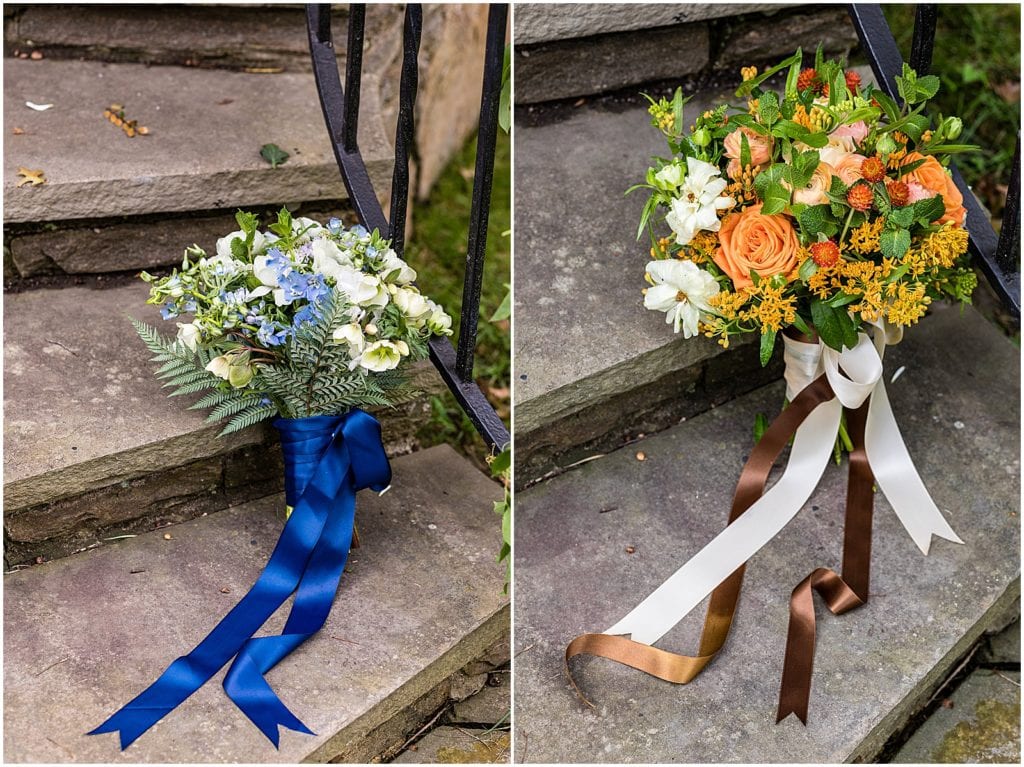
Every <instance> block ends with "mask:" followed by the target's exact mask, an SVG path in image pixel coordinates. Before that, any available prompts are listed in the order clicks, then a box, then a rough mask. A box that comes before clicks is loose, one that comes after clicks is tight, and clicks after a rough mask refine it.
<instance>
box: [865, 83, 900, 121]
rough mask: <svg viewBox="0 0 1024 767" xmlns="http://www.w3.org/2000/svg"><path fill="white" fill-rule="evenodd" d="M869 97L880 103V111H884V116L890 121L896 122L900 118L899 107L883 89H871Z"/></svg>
mask: <svg viewBox="0 0 1024 767" xmlns="http://www.w3.org/2000/svg"><path fill="white" fill-rule="evenodd" d="M871 98H873V99H874V100H875V101H877V102H878V103H879V104H880V105H881V107H882V111H883V112H885V116H886V118H887V119H888V120H889V122H890V123H894V122H897V121H898V120H899V119H900V108H899V107H898V106H897V105H896V102H895V101H893V100H892V98H890V97H889V96H888V95H887V94H886V93H885V92H884V91H881V90H879V89H878V88H875V89H874V90H872V91H871Z"/></svg>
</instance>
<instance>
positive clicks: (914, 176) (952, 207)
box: [902, 152, 967, 227]
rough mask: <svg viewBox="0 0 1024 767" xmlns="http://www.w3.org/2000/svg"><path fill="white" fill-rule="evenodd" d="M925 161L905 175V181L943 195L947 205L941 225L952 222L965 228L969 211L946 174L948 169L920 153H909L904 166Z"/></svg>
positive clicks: (904, 160)
mask: <svg viewBox="0 0 1024 767" xmlns="http://www.w3.org/2000/svg"><path fill="white" fill-rule="evenodd" d="M918 160H924V162H923V163H922V164H921V165H920V166H918V167H917V168H915V169H914V170H912V171H910V172H909V173H904V174H903V180H904V181H906V182H908V183H910V182H911V181H914V182H917V183H918V184H920V185H921V186H923V187H924V188H925V189H927V190H928V191H929V192H932V193H933V194H941V195H942V202H943V203H945V205H946V212H945V214H943V216H942V218H940V219H939V223H940V224H945V223H946V222H948V221H952V222H953V224H954V225H955V226H958V227H960V226H963V225H964V219H965V218H966V216H967V209H966V208H965V207H964V196H963V195H962V194H960V190H959V189H957V188H956V184H954V183H953V179H952V178H951V177H950V176H949V174H947V173H946V169H945V168H943V167H942V164H941V163H940V162H939V161H938V160H936V159H935V158H934V157H932V156H931V155H929V156H928V157H925V156H924V155H923V154H921V153H920V152H909V153H908V154H907V156H906V157H905V158H904V159H903V163H902V164H903V165H909V164H910V163H912V162H917V161H918Z"/></svg>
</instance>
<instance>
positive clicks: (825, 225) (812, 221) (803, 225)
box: [797, 205, 839, 276]
mask: <svg viewBox="0 0 1024 767" xmlns="http://www.w3.org/2000/svg"><path fill="white" fill-rule="evenodd" d="M797 220H798V221H799V222H800V230H801V231H802V232H803V233H804V234H805V235H807V236H808V237H809V238H811V240H812V241H813V240H816V239H817V235H818V234H824V235H825V236H826V237H833V236H834V235H835V234H836V233H837V232H838V231H839V222H838V221H837V220H836V217H835V216H833V215H832V210H831V206H830V205H808V206H807V207H806V208H804V209H803V210H802V211H800V215H799V216H798V217H797ZM808 261H810V259H808ZM811 263H812V264H813V263H814V262H813V261H811ZM812 273H813V272H812ZM808 276H810V275H808Z"/></svg>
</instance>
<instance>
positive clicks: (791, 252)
mask: <svg viewBox="0 0 1024 767" xmlns="http://www.w3.org/2000/svg"><path fill="white" fill-rule="evenodd" d="M718 239H719V241H720V243H721V245H720V247H719V248H718V252H717V253H716V254H715V263H716V264H718V266H719V268H720V269H721V270H722V271H723V272H725V273H726V274H727V275H728V276H729V277H730V278H731V279H732V282H733V284H734V285H735V286H736V288H737V289H742V288H749V287H751V286H752V285H753V284H754V283H753V281H752V280H751V279H750V270H751V269H753V270H754V271H755V272H757V273H758V274H759V275H761V276H762V277H770V276H772V275H773V274H783V275H786V278H787V279H789V275H790V274H791V273H792V272H793V271H794V270H796V268H797V267H798V266H799V264H798V263H797V261H798V252H799V248H800V242H799V240H798V239H797V236H796V230H795V229H794V228H793V224H792V223H791V222H790V220H789V218H788V217H787V216H784V215H782V214H781V213H776V214H774V215H771V216H763V215H761V205H760V204H757V205H752V206H750V207H749V208H747V209H745V210H743V211H742V212H740V213H731V214H730V215H728V216H726V217H725V219H724V220H723V221H722V229H721V230H720V231H719V233H718Z"/></svg>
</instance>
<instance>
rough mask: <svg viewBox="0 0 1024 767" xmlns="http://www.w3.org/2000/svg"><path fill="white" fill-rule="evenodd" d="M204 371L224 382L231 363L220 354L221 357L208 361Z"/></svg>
mask: <svg viewBox="0 0 1024 767" xmlns="http://www.w3.org/2000/svg"><path fill="white" fill-rule="evenodd" d="M206 369H207V370H209V371H210V372H211V373H213V374H214V375H215V376H217V377H218V378H223V379H224V380H225V381H226V380H228V376H229V375H230V374H231V361H230V360H229V359H228V358H227V357H226V356H225V355H223V354H222V355H221V356H219V357H214V358H213V359H212V360H210V362H209V364H208V365H207V366H206Z"/></svg>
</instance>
